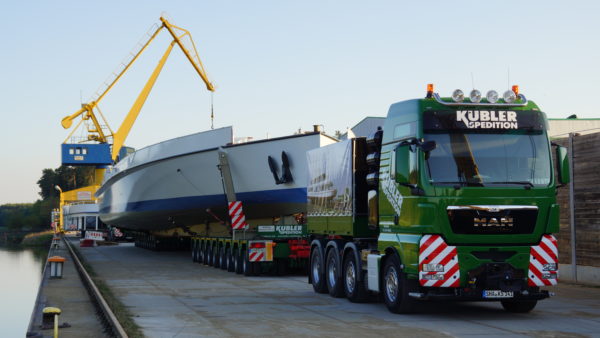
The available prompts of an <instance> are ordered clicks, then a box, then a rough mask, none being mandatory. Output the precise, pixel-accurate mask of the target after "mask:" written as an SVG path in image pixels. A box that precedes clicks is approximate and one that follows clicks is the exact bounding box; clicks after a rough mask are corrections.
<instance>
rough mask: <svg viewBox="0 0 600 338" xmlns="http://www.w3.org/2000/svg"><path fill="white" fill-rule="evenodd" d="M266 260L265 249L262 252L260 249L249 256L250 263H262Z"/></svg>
mask: <svg viewBox="0 0 600 338" xmlns="http://www.w3.org/2000/svg"><path fill="white" fill-rule="evenodd" d="M251 250H252V249H251ZM255 250H256V249H255ZM264 258H265V250H264V249H262V250H261V249H258V250H256V251H253V252H250V255H249V256H248V260H249V261H250V262H262V261H263V260H265V259H264Z"/></svg>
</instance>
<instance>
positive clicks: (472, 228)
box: [307, 85, 569, 313]
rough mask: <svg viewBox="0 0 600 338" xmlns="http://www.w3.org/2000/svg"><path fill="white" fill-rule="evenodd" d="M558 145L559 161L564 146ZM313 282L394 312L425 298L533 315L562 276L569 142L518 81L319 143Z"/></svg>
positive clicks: (407, 106)
mask: <svg viewBox="0 0 600 338" xmlns="http://www.w3.org/2000/svg"><path fill="white" fill-rule="evenodd" d="M553 147H556V155H557V169H555V168H554V165H553V161H552V157H551V150H552V149H553ZM307 160H308V170H309V176H308V179H309V183H308V188H307V195H308V214H307V224H308V233H309V237H310V263H309V283H311V284H312V287H313V288H314V290H315V291H316V292H318V293H329V294H330V295H331V296H333V297H344V296H345V297H347V298H348V299H349V300H350V301H352V302H362V301H365V300H367V299H368V297H369V295H370V294H373V293H377V294H379V295H380V296H381V297H382V298H383V301H384V302H385V304H386V306H387V308H388V309H389V310H390V311H391V312H395V313H406V312H411V311H412V310H414V307H415V304H416V303H417V302H418V301H420V300H439V299H448V300H470V301H473V300H475V301H479V300H481V301H500V302H501V303H502V306H503V307H504V308H505V309H506V310H507V311H511V312H528V311H530V310H532V309H533V308H534V307H535V305H536V303H537V301H538V300H540V299H544V298H547V297H549V295H550V293H549V292H548V291H545V290H541V289H540V287H543V286H551V285H555V284H556V282H557V279H558V258H557V244H556V238H555V237H554V236H553V235H552V234H553V233H556V232H558V230H559V206H558V204H557V203H556V198H555V195H556V188H557V186H558V185H560V184H564V183H567V182H568V180H569V171H568V170H569V169H568V168H569V167H568V163H567V157H566V149H565V148H563V147H559V146H555V145H553V144H551V142H550V140H549V138H548V134H547V120H546V116H545V114H544V113H543V112H541V111H540V109H539V108H538V106H537V105H536V104H535V103H533V102H531V101H528V100H527V99H526V98H525V96H524V95H522V94H520V93H519V91H518V87H517V86H513V88H512V90H509V91H507V92H506V93H504V95H503V98H500V99H499V98H498V94H497V93H496V92H495V91H490V92H488V94H487V95H486V98H483V99H482V97H481V94H480V92H479V91H477V90H473V91H472V92H471V95H470V97H469V98H465V95H464V94H463V92H462V91H460V90H456V91H455V92H454V93H453V95H452V97H451V98H441V97H440V96H439V95H438V94H437V93H434V91H433V86H432V85H429V86H428V91H427V96H426V97H425V98H424V99H415V100H408V101H403V102H399V103H396V104H393V105H392V106H391V107H390V109H389V112H388V115H387V119H386V120H385V123H384V125H383V128H382V129H381V128H380V129H379V130H377V131H375V132H374V133H373V134H372V135H371V136H369V137H368V138H355V139H350V140H346V141H343V142H339V143H336V144H332V145H328V146H325V147H321V148H318V149H314V150H311V151H309V152H308V155H307Z"/></svg>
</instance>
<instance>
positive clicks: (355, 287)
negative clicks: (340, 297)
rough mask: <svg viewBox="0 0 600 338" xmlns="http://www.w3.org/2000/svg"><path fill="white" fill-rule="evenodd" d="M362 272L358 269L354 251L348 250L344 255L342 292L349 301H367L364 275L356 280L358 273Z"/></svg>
mask: <svg viewBox="0 0 600 338" xmlns="http://www.w3.org/2000/svg"><path fill="white" fill-rule="evenodd" d="M359 273H363V274H364V272H362V271H359V270H358V263H357V262H356V259H355V257H354V251H353V250H351V251H349V252H348V253H347V254H346V256H345V257H344V271H343V280H344V293H345V294H346V297H347V298H348V300H349V301H351V302H353V303H364V302H366V301H367V299H368V296H369V292H368V290H367V285H366V283H365V279H364V276H363V278H362V280H358V274H359Z"/></svg>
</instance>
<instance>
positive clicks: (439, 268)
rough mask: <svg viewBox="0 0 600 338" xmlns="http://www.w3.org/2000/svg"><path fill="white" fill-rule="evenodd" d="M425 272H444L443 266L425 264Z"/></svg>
mask: <svg viewBox="0 0 600 338" xmlns="http://www.w3.org/2000/svg"><path fill="white" fill-rule="evenodd" d="M422 270H423V272H444V266H443V265H442V264H423V267H422Z"/></svg>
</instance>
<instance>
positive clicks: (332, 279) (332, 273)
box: [327, 257, 337, 287]
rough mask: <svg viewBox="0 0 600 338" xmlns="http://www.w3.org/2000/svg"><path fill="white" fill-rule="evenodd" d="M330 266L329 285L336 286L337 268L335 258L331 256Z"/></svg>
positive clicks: (328, 270) (328, 269)
mask: <svg viewBox="0 0 600 338" xmlns="http://www.w3.org/2000/svg"><path fill="white" fill-rule="evenodd" d="M328 263H329V264H328V267H327V275H328V277H329V286H331V287H334V286H335V275H336V272H337V271H336V269H335V258H333V257H331V258H330V259H329V261H328Z"/></svg>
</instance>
